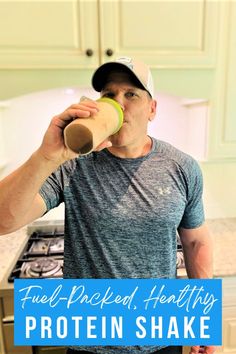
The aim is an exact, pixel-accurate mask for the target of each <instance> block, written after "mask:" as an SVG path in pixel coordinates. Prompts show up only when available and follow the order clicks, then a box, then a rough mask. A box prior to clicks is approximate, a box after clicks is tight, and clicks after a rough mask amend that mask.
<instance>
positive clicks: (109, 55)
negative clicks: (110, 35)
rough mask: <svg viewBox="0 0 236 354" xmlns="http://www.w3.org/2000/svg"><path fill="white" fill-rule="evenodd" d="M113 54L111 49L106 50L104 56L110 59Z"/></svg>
mask: <svg viewBox="0 0 236 354" xmlns="http://www.w3.org/2000/svg"><path fill="white" fill-rule="evenodd" d="M113 54H114V53H113V50H112V49H110V48H108V49H107V50H106V55H107V56H108V57H111V56H112V55H113Z"/></svg>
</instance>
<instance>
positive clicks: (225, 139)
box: [209, 1, 236, 159]
mask: <svg viewBox="0 0 236 354" xmlns="http://www.w3.org/2000/svg"><path fill="white" fill-rule="evenodd" d="M219 7H220V18H219V38H218V50H217V52H218V54H217V63H216V74H215V85H214V89H213V95H212V107H211V120H210V127H209V128H210V142H209V156H210V157H211V158H212V159H225V158H227V159H229V158H230V159H235V158H236V120H235V112H236V100H235V90H236V67H235V62H236V2H235V1H224V2H220V4H219Z"/></svg>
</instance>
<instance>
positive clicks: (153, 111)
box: [148, 100, 157, 122]
mask: <svg viewBox="0 0 236 354" xmlns="http://www.w3.org/2000/svg"><path fill="white" fill-rule="evenodd" d="M156 112H157V101H156V100H152V104H151V112H150V116H149V118H148V120H149V121H150V122H151V121H152V120H153V119H154V118H155V116H156Z"/></svg>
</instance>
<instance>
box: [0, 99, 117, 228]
mask: <svg viewBox="0 0 236 354" xmlns="http://www.w3.org/2000/svg"><path fill="white" fill-rule="evenodd" d="M97 111H98V108H97V103H96V102H95V101H85V102H81V103H79V104H73V105H71V106H70V107H68V108H67V109H66V110H65V111H64V112H62V113H61V114H59V115H57V116H55V117H54V118H53V119H52V121H51V123H50V125H49V127H48V129H47V131H46V133H45V135H44V138H43V141H42V144H41V146H40V147H39V149H38V150H37V151H36V152H34V153H33V155H32V156H31V157H30V158H29V160H28V161H26V162H25V163H24V164H23V165H22V166H21V167H19V168H18V169H17V170H16V171H14V172H13V173H11V174H10V175H9V176H7V177H6V178H4V179H3V180H2V181H1V182H0V235H4V234H6V233H9V232H12V231H15V230H17V229H19V228H20V227H22V226H24V225H26V224H28V223H29V222H32V221H33V220H35V219H37V218H38V217H40V216H42V215H43V214H44V213H45V211H46V206H45V203H44V201H43V199H42V197H41V196H40V195H39V193H38V192H39V190H40V188H41V186H42V184H43V183H44V181H45V180H46V179H47V177H48V176H49V175H50V174H51V173H52V172H53V171H55V170H56V169H57V168H58V167H59V166H60V165H61V164H63V163H64V162H65V161H67V160H70V159H73V158H75V157H76V156H77V155H76V154H75V153H74V152H73V151H71V150H70V149H68V148H67V147H66V146H65V144H64V136H63V131H64V128H65V127H66V126H67V124H69V123H70V122H71V121H72V120H73V119H77V118H87V117H90V116H92V115H93V114H95V113H97ZM109 146H111V143H110V141H109V140H108V139H107V140H106V141H104V142H103V143H102V144H100V145H99V146H98V147H97V150H101V149H104V148H105V147H109Z"/></svg>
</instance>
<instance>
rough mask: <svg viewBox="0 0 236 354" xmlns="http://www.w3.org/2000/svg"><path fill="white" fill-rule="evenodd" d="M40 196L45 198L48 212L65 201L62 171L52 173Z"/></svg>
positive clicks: (41, 189)
mask: <svg viewBox="0 0 236 354" xmlns="http://www.w3.org/2000/svg"><path fill="white" fill-rule="evenodd" d="M39 194H40V195H41V197H42V198H43V200H44V202H45V204H46V207H47V211H49V210H50V209H53V208H55V207H57V206H58V205H59V204H60V203H62V202H63V201H64V200H63V188H62V179H61V171H60V169H58V170H57V171H56V172H54V173H52V174H51V175H50V176H49V177H48V178H47V179H46V181H45V182H44V184H43V185H42V187H41V188H40V191H39Z"/></svg>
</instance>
